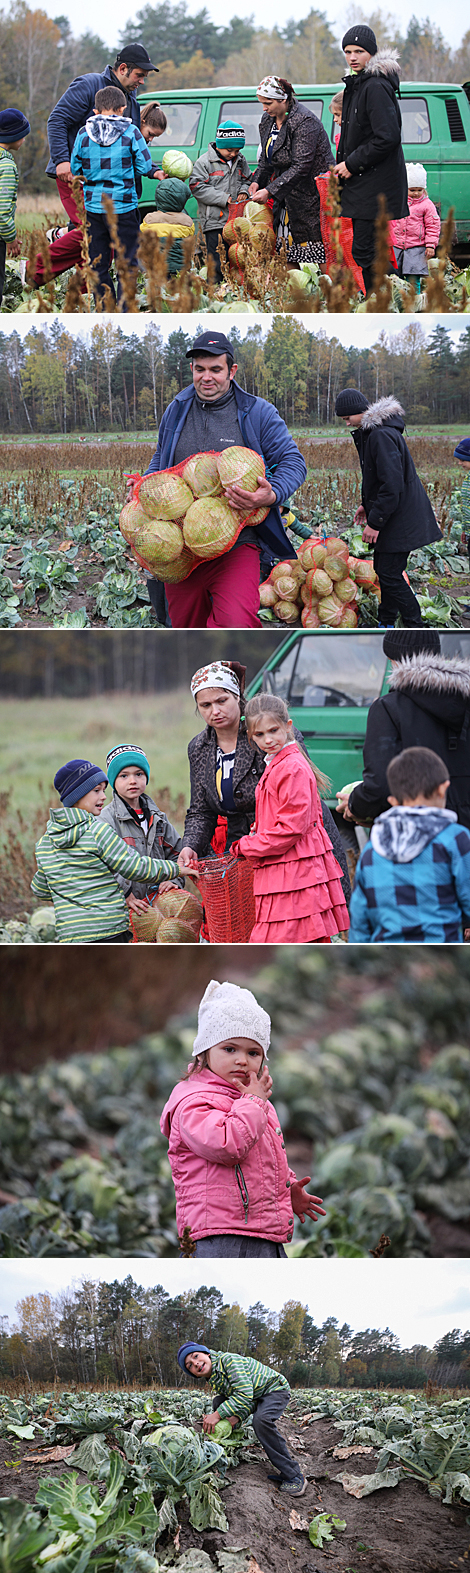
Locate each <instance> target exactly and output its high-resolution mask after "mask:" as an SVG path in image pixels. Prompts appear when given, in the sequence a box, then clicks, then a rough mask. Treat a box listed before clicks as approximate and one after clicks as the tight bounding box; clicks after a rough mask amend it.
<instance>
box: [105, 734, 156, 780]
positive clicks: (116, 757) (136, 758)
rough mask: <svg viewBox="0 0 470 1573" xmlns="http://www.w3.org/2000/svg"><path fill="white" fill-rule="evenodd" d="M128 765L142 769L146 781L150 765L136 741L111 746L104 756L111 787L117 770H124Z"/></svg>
mask: <svg viewBox="0 0 470 1573" xmlns="http://www.w3.org/2000/svg"><path fill="white" fill-rule="evenodd" d="M128 765H137V769H138V770H143V772H144V775H146V777H147V781H148V779H149V776H150V765H149V762H148V759H147V755H146V754H144V750H143V748H139V747H138V744H137V743H118V744H117V747H116V748H112V749H111V750H110V752H109V754H107V756H106V769H107V772H108V781H109V782H110V785H111V786H112V787H114V783H115V780H116V776H118V775H119V771H120V770H125V769H126V767H127V766H128Z"/></svg>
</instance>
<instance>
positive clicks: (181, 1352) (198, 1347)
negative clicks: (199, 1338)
mask: <svg viewBox="0 0 470 1573" xmlns="http://www.w3.org/2000/svg"><path fill="white" fill-rule="evenodd" d="M199 1353H200V1354H203V1355H210V1349H208V1348H207V1344H193V1343H192V1342H191V1340H190V1341H189V1343H188V1344H182V1345H181V1348H180V1349H178V1354H177V1356H176V1359H177V1361H178V1365H180V1366H181V1370H182V1371H185V1370H186V1366H185V1363H184V1362H185V1359H186V1355H192V1354H199Z"/></svg>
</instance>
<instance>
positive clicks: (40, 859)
mask: <svg viewBox="0 0 470 1573" xmlns="http://www.w3.org/2000/svg"><path fill="white" fill-rule="evenodd" d="M107 785H108V781H107V776H105V773H104V770H100V767H99V765H92V764H91V763H90V761H89V760H88V759H70V760H69V761H68V764H66V765H62V767H61V769H60V770H58V771H57V774H56V775H55V776H54V786H55V788H56V791H57V792H58V793H59V796H60V800H61V804H62V807H61V808H53V809H51V813H50V818H49V819H48V822H47V828H46V832H45V835H44V836H41V839H40V841H38V842H37V844H36V859H37V864H38V869H37V873H36V874H35V875H34V879H33V880H32V882H31V889H32V890H34V894H35V895H36V896H46V897H47V896H48V897H49V899H50V900H52V901H53V903H54V908H55V914H56V925H57V938H58V940H59V942H60V943H61V944H63V945H64V944H65V945H73V944H78V945H85V944H91V945H105V944H108V945H116V944H127V941H128V939H129V916H128V911H127V906H126V898H125V895H124V891H123V890H122V889H121V886H120V885H119V884H118V881H117V875H118V874H120V875H121V876H123V878H124V879H125V880H128V881H129V882H131V881H132V880H133V879H139V880H145V881H146V882H147V883H149V884H160V882H161V881H162V880H168V879H174V878H175V877H176V876H177V875H178V874H179V873H180V870H179V867H178V863H177V862H176V859H172V858H162V859H159V860H158V861H156V860H155V859H154V858H151V857H140V855H139V853H138V852H134V851H132V849H131V848H130V847H128V846H126V842H125V841H123V840H122V838H121V836H118V835H116V833H115V831H114V830H111V828H110V826H109V825H105V824H104V823H103V820H100V819H99V815H100V814H101V810H102V808H103V804H104V798H105V792H106V787H107Z"/></svg>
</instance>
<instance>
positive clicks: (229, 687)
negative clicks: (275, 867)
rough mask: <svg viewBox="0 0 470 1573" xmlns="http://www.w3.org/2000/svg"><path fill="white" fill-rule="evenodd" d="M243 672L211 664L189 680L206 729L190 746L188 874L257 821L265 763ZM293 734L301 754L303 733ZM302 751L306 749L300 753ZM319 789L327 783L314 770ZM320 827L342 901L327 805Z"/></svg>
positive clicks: (340, 852)
mask: <svg viewBox="0 0 470 1573" xmlns="http://www.w3.org/2000/svg"><path fill="white" fill-rule="evenodd" d="M245 677H246V667H244V666H241V665H240V663H239V662H238V661H213V662H211V663H210V664H209V665H208V666H202V667H200V668H199V670H198V671H197V672H195V673H194V676H193V677H192V679H191V693H192V694H193V695H194V698H195V700H196V706H197V711H198V714H199V716H200V717H201V719H202V720H203V721H204V722H205V728H204V730H203V731H202V732H199V733H198V736H197V737H193V738H192V741H191V742H190V744H189V747H188V757H189V769H190V779H191V802H190V805H189V808H188V812H187V814H186V821H185V827H184V835H183V845H182V848H181V851H180V852H179V854H178V863H179V866H180V868H181V869H183V870H185V869H187V870H188V872H190V868H191V863H193V862H194V859H195V858H205V857H210V856H217V855H218V856H221V855H223V854H224V853H226V852H229V851H230V847H231V846H232V844H233V842H234V841H238V840H239V839H240V837H241V836H244V835H248V832H249V830H250V829H251V826H252V825H253V823H254V819H255V792H256V787H257V785H258V781H260V779H261V776H262V775H263V772H264V770H265V769H266V760H265V758H264V756H263V754H261V753H260V752H259V750H258V749H255V748H254V747H252V745H251V743H249V741H248V736H247V731H246V726H245V721H244V692H245ZM294 735H295V738H296V740H297V742H298V743H299V744H300V747H301V748H302V749H303V738H302V733H301V732H299V731H298V730H297V728H294ZM303 751H304V752H305V749H303ZM312 768H313V770H314V773H315V776H316V779H317V784H318V786H319V789H320V790H321V789H322V787H323V789H324V788H325V785H326V781H325V778H324V777H323V776H322V775H321V773H320V771H318V770H317V769H316V768H315V766H312ZM322 815H323V823H324V827H325V830H326V831H327V834H328V835H329V837H330V841H331V843H332V847H333V851H334V854H335V857H336V858H337V860H338V863H339V864H340V866H341V869H342V884H343V890H344V895H345V900H346V902H348V901H349V896H350V884H349V875H348V868H347V862H346V854H345V851H344V846H343V841H342V838H341V835H340V832H339V830H338V828H337V825H336V824H335V821H334V819H333V815H332V814H331V813H330V810H329V808H328V807H327V804H326V803H324V802H322Z"/></svg>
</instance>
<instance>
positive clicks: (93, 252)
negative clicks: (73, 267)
mask: <svg viewBox="0 0 470 1573" xmlns="http://www.w3.org/2000/svg"><path fill="white" fill-rule="evenodd" d="M116 220H117V227H118V235H119V239H120V241H121V245H122V246H123V247H124V251H125V254H126V262H127V264H128V266H129V267H130V268H137V266H138V264H137V251H138V248H139V241H140V213H139V209H138V208H131V209H130V211H129V213H116ZM87 222H88V229H89V231H90V260H91V262H92V265H93V267H94V269H95V272H96V273H97V274H98V279H99V284H98V285H97V286H96V289H95V296H96V299H97V300H98V301H99V300H102V298H103V292H104V290H105V288H106V285H108V288H109V289H110V290H111V294H112V296H113V299H114V300H115V299H116V292H115V289H114V284H113V281H112V278H111V274H110V271H109V270H110V267H111V253H112V241H111V236H110V233H109V228H108V220H107V218H106V216H105V214H104V213H90V212H87ZM121 296H122V288H121V283H120V281H119V283H118V291H117V298H118V300H121ZM123 310H124V311H127V307H126V306H124V307H123Z"/></svg>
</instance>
